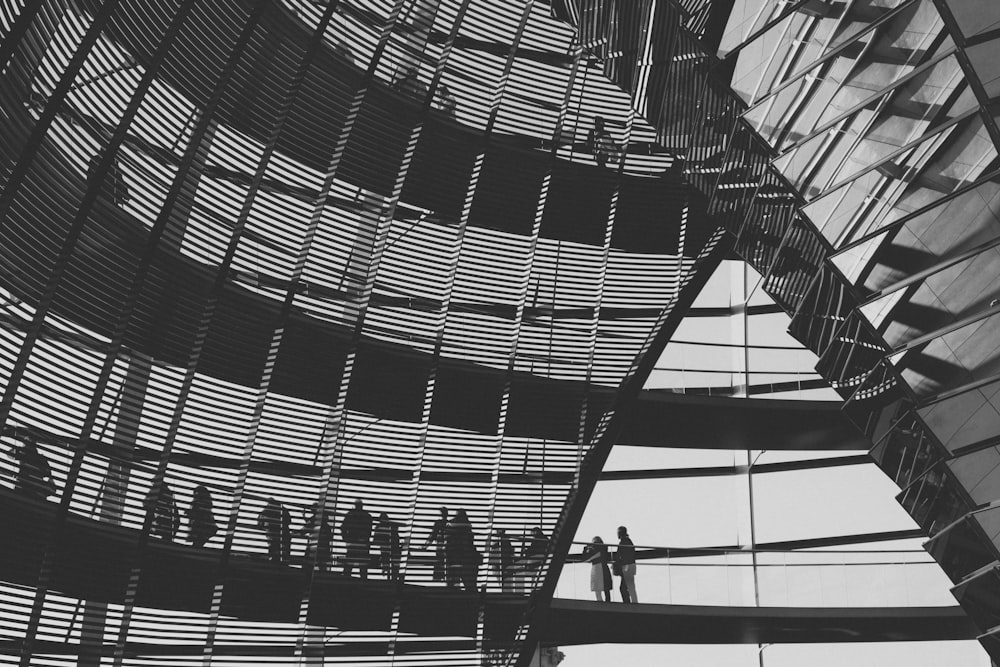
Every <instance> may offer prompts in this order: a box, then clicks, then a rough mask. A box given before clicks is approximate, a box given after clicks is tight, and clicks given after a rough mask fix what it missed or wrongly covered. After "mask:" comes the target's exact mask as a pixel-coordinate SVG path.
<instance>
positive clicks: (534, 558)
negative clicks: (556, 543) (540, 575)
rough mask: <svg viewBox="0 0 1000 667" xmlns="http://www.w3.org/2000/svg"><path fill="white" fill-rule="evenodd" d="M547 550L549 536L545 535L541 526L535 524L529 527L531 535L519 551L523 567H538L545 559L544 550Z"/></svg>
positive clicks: (535, 568)
mask: <svg viewBox="0 0 1000 667" xmlns="http://www.w3.org/2000/svg"><path fill="white" fill-rule="evenodd" d="M548 550H549V538H547V537H545V533H543V532H542V529H541V528H539V527H538V526H535V527H534V528H532V529H531V537H530V538H529V539H528V542H527V543H526V544H525V545H524V549H523V550H522V551H521V559H522V560H523V561H525V563H524V566H525V568H527V569H531V570H537V569H538V568H540V567H541V566H542V562H543V561H544V560H545V552H547V551H548Z"/></svg>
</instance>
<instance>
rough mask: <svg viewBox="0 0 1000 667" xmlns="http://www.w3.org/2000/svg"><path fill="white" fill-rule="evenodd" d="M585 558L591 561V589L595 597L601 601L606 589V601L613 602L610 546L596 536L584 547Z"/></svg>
mask: <svg viewBox="0 0 1000 667" xmlns="http://www.w3.org/2000/svg"><path fill="white" fill-rule="evenodd" d="M583 556H584V559H585V560H586V561H587V562H588V563H590V590H592V591H593V592H594V597H595V598H596V599H597V601H598V602H600V601H601V591H604V601H605V602H611V570H610V569H608V546H607V545H606V544H604V540H602V539H601V538H600V537H597V536H595V537H594V539H593V540H591V543H590V544H588V545H587V546H585V547H584V548H583Z"/></svg>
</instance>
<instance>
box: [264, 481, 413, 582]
mask: <svg viewBox="0 0 1000 667" xmlns="http://www.w3.org/2000/svg"><path fill="white" fill-rule="evenodd" d="M257 527H258V528H259V529H260V530H262V531H263V532H264V536H265V538H266V540H267V558H268V560H270V561H271V562H272V563H277V564H280V565H285V564H287V563H288V562H289V560H290V556H291V546H292V536H293V535H298V536H301V537H304V538H306V539H307V540H309V546H308V547H307V548H306V554H305V557H306V561H307V562H314V563H315V567H316V568H317V569H319V570H327V569H330V567H331V566H332V563H333V550H332V543H333V528H332V527H331V526H330V522H329V520H328V516H327V512H326V510H325V509H324V507H323V504H322V503H320V502H317V503H316V504H315V505H313V506H312V508H311V509H310V511H309V514H308V515H307V516H306V519H305V522H304V523H303V525H302V527H301V528H299V529H295V530H293V529H292V516H291V513H289V511H288V510H287V509H286V508H285V507H284V506H283V505H282V504H281V503H279V502H278V501H277V500H275V499H274V498H269V499H268V500H267V503H266V504H265V505H264V509H263V511H261V513H260V514H259V515H258V517H257ZM399 529H400V526H399V524H398V523H397V522H395V521H393V520H392V519H391V518H390V517H389V514H388V513H387V512H382V513H381V514H380V515H379V518H378V523H375V522H374V521H373V520H372V515H371V514H369V513H368V511H367V510H365V506H364V502H362V501H361V500H360V499H358V500H355V501H354V506H353V507H352V508H351V509H350V510H348V511H347V513H346V514H345V515H344V520H343V521H342V522H341V524H340V536H341V538H342V539H343V540H344V544H345V546H346V547H347V549H346V553H345V555H344V560H343V566H344V575H346V576H348V577H350V576H352V575H353V574H354V571H355V569H357V571H358V576H360V577H361V578H362V579H367V578H368V568H369V567H370V566H371V565H372V564H373V563H374V564H375V565H376V566H378V567H379V569H381V570H382V573H383V574H384V575H385V577H386V579H388V580H389V581H399V566H400V563H401V561H402V559H403V542H402V539H401V538H400V531H399ZM314 534H315V536H316V537H315V541H313V535H314ZM373 546H374V547H375V549H376V550H377V551H376V553H375V557H374V558H373V557H372V547H373Z"/></svg>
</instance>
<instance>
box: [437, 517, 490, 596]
mask: <svg viewBox="0 0 1000 667" xmlns="http://www.w3.org/2000/svg"><path fill="white" fill-rule="evenodd" d="M445 551H446V554H445V561H446V562H447V565H448V585H449V586H450V585H452V582H454V585H456V586H457V585H458V582H461V584H462V588H464V589H465V590H467V591H470V592H473V591H475V590H476V582H477V579H478V576H479V565H480V563H481V562H482V558H483V556H482V554H481V553H479V551H478V550H477V549H476V538H475V535H474V534H473V532H472V522H471V521H470V520H469V515H468V514H467V513H466V511H465V510H464V509H460V510H458V511H456V512H455V516H453V517H452V518H451V521H449V522H448V525H447V527H446V528H445Z"/></svg>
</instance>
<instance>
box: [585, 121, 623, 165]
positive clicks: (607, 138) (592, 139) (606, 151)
mask: <svg viewBox="0 0 1000 667" xmlns="http://www.w3.org/2000/svg"><path fill="white" fill-rule="evenodd" d="M587 150H589V151H590V152H591V153H593V155H594V159H595V160H597V164H598V165H599V166H601V167H603V166H605V165H606V164H607V163H608V162H609V161H610V162H618V157H619V155H618V153H619V151H618V144H616V143H615V140H614V139H613V138H612V137H611V133H610V132H608V130H607V129H606V128H605V127H604V118H603V117H601V116H597V117H595V118H594V127H593V128H592V129H591V130H590V132H589V133H588V134H587Z"/></svg>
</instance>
